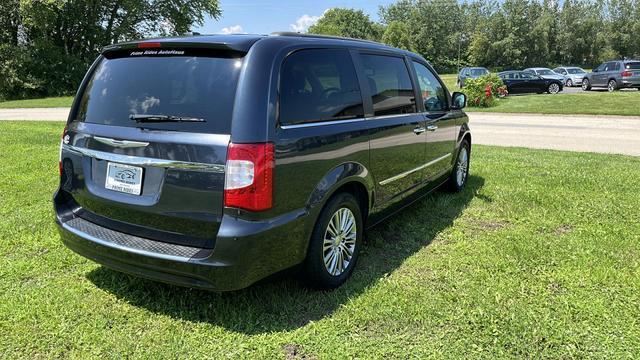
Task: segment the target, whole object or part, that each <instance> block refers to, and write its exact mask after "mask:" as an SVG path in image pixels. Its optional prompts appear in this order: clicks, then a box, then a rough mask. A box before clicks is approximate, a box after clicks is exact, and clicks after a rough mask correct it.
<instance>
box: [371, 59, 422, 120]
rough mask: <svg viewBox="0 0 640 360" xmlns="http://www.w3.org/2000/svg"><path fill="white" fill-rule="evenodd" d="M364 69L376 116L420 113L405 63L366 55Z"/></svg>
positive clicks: (401, 60) (400, 60) (399, 60)
mask: <svg viewBox="0 0 640 360" xmlns="http://www.w3.org/2000/svg"><path fill="white" fill-rule="evenodd" d="M362 67H363V70H364V74H365V76H366V79H367V81H368V83H369V89H370V91H371V95H372V96H371V100H372V102H373V112H374V114H375V115H376V116H381V115H394V114H411V113H415V112H416V103H415V93H414V91H413V85H412V84H411V78H410V77H409V71H408V69H407V66H406V64H405V62H404V59H402V58H397V57H392V56H381V55H362Z"/></svg>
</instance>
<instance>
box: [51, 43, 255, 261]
mask: <svg viewBox="0 0 640 360" xmlns="http://www.w3.org/2000/svg"><path fill="white" fill-rule="evenodd" d="M243 56H244V53H243V52H240V51H237V50H230V49H225V48H223V47H221V48H193V47H185V48H181V47H180V46H179V45H178V44H172V46H171V47H170V48H168V49H166V48H163V47H162V46H161V44H160V43H157V44H156V43H143V44H141V46H137V47H135V48H132V47H131V46H129V47H127V46H125V47H114V48H112V49H111V50H110V51H107V52H105V53H104V54H103V56H101V58H100V59H99V60H98V61H97V63H96V64H95V65H94V67H93V70H92V71H91V73H90V74H89V75H88V78H87V80H85V83H84V86H83V87H82V88H81V91H80V92H79V94H78V97H77V99H76V102H75V104H74V108H73V109H72V112H71V117H70V122H69V123H68V125H67V129H66V132H65V134H64V136H63V144H62V149H61V174H62V182H61V191H63V192H64V193H65V199H66V201H67V204H66V205H67V206H69V207H70V208H72V209H73V212H74V213H75V215H76V216H79V217H82V218H84V219H85V220H87V221H90V222H92V223H95V224H97V225H100V226H103V227H106V228H109V229H112V230H116V231H120V232H124V233H129V234H134V235H137V236H141V237H145V238H150V239H154V240H157V241H165V242H170V243H176V244H182V245H187V246H194V247H202V248H212V247H213V245H214V239H215V237H216V234H217V231H218V228H219V225H220V222H221V218H222V210H223V193H224V177H225V174H224V168H225V161H226V154H227V147H228V144H229V134H230V130H231V118H232V112H233V106H234V99H235V92H236V88H237V83H238V78H239V75H240V72H241V70H242V64H243Z"/></svg>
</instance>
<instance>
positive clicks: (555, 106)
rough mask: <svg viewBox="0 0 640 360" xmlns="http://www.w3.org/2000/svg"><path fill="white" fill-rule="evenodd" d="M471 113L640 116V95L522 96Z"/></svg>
mask: <svg viewBox="0 0 640 360" xmlns="http://www.w3.org/2000/svg"><path fill="white" fill-rule="evenodd" d="M467 110H468V111H484V112H500V113H538V114H586V115H634V116H640V92H638V91H618V92H615V93H608V92H606V91H596V92H585V93H577V94H558V95H549V94H540V95H537V94H534V95H518V96H509V97H507V98H505V99H501V100H500V101H499V102H498V105H497V106H495V107H491V108H475V107H469V108H468V109H467Z"/></svg>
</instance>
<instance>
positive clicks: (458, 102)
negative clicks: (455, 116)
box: [451, 92, 467, 110]
mask: <svg viewBox="0 0 640 360" xmlns="http://www.w3.org/2000/svg"><path fill="white" fill-rule="evenodd" d="M465 107H467V95H466V94H464V93H461V92H454V93H453V95H452V96H451V108H452V109H453V110H462V109H464V108H465Z"/></svg>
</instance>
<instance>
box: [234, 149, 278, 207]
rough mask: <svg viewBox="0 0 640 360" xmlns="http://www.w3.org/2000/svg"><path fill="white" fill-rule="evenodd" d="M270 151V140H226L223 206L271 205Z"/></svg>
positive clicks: (272, 154) (271, 168) (271, 166)
mask: <svg viewBox="0 0 640 360" xmlns="http://www.w3.org/2000/svg"><path fill="white" fill-rule="evenodd" d="M274 153H275V152H274V147H273V144H271V143H259V144H234V143H231V144H229V150H228V151H227V166H226V167H225V182H224V206H226V207H233V208H240V209H245V210H250V211H263V210H268V209H270V208H271V206H273V168H274V158H275V155H274Z"/></svg>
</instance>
